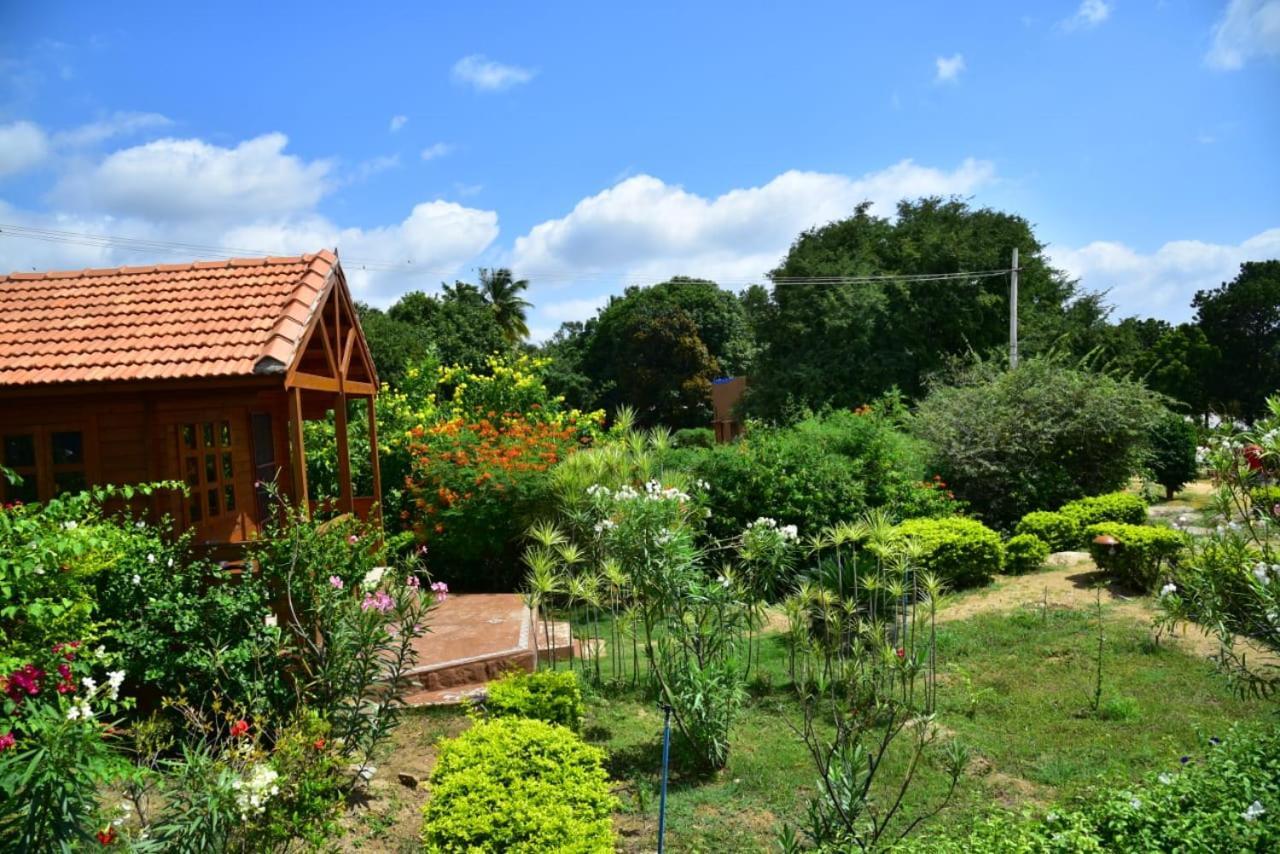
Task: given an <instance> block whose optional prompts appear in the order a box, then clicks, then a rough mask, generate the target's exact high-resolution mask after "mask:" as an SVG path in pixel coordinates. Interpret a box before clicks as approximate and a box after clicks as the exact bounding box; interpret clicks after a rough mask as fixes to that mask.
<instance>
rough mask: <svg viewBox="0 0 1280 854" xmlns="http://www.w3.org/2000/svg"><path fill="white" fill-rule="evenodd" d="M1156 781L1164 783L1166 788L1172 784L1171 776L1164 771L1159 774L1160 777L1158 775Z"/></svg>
mask: <svg viewBox="0 0 1280 854" xmlns="http://www.w3.org/2000/svg"><path fill="white" fill-rule="evenodd" d="M1156 779H1157V780H1159V781H1160V782H1161V783H1164V784H1165V785H1166V786H1167V785H1169V784H1170V783H1172V782H1173V775H1172V774H1170V773H1169V772H1167V771H1166V772H1165V773H1163V774H1161V775H1160V776H1159V777H1157V778H1156Z"/></svg>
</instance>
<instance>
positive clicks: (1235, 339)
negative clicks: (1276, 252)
mask: <svg viewBox="0 0 1280 854" xmlns="http://www.w3.org/2000/svg"><path fill="white" fill-rule="evenodd" d="M1191 304H1192V306H1194V307H1195V310H1196V323H1197V324H1198V325H1199V326H1200V328H1201V330H1203V331H1204V335H1205V339H1206V340H1207V341H1208V343H1209V345H1210V346H1211V347H1213V348H1214V349H1216V350H1217V353H1218V357H1219V358H1218V361H1217V364H1216V366H1215V368H1214V370H1213V371H1212V374H1211V377H1212V382H1211V389H1212V396H1213V402H1214V404H1215V405H1216V407H1217V408H1218V409H1220V410H1221V411H1223V412H1227V413H1230V414H1232V415H1238V416H1240V417H1242V418H1246V419H1248V420H1250V421H1252V420H1253V419H1254V418H1256V417H1258V416H1259V415H1261V414H1262V413H1263V412H1265V411H1266V397H1267V395H1268V394H1271V393H1273V392H1274V391H1275V390H1276V389H1277V388H1280V260H1272V261H1249V262H1246V263H1244V264H1241V265H1240V274H1239V275H1237V276H1236V277H1235V278H1234V279H1232V280H1231V281H1230V282H1226V283H1224V284H1222V285H1220V286H1219V287H1217V288H1214V289H1213V290H1207V291H1200V292H1198V293H1197V294H1196V295H1195V298H1194V299H1193V300H1192V301H1191Z"/></svg>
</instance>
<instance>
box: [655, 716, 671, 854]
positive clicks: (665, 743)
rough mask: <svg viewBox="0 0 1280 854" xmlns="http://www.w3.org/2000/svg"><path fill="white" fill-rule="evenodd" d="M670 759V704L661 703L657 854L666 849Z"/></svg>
mask: <svg viewBox="0 0 1280 854" xmlns="http://www.w3.org/2000/svg"><path fill="white" fill-rule="evenodd" d="M670 761H671V706H669V705H667V704H666V703H663V704H662V792H661V794H660V795H659V796H658V854H663V851H664V850H665V849H666V833H667V767H668V766H669V764H670Z"/></svg>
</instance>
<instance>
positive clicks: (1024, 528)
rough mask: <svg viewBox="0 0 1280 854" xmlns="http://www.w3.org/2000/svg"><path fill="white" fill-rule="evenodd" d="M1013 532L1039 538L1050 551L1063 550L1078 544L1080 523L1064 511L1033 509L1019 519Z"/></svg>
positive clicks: (1075, 546)
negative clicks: (1054, 511)
mask: <svg viewBox="0 0 1280 854" xmlns="http://www.w3.org/2000/svg"><path fill="white" fill-rule="evenodd" d="M1014 533H1015V534H1030V535H1031V536H1033V537H1037V538H1039V539H1040V540H1041V541H1043V542H1044V543H1046V544H1047V545H1048V546H1049V551H1051V552H1065V551H1068V550H1070V549H1074V548H1077V547H1079V545H1080V523H1079V522H1077V521H1076V520H1075V517H1073V516H1068V515H1067V514H1065V513H1052V512H1050V511H1048V510H1034V511H1032V512H1030V513H1028V514H1027V515H1025V516H1023V517H1022V519H1021V520H1019V522H1018V525H1017V527H1016V528H1014Z"/></svg>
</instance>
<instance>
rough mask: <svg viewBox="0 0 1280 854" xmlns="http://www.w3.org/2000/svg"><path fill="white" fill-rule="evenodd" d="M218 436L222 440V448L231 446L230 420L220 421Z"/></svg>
mask: <svg viewBox="0 0 1280 854" xmlns="http://www.w3.org/2000/svg"><path fill="white" fill-rule="evenodd" d="M218 438H219V439H221V440H222V447H224V448H230V447H231V422H230V421H223V422H222V425H221V428H220V431H219V436H218Z"/></svg>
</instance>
